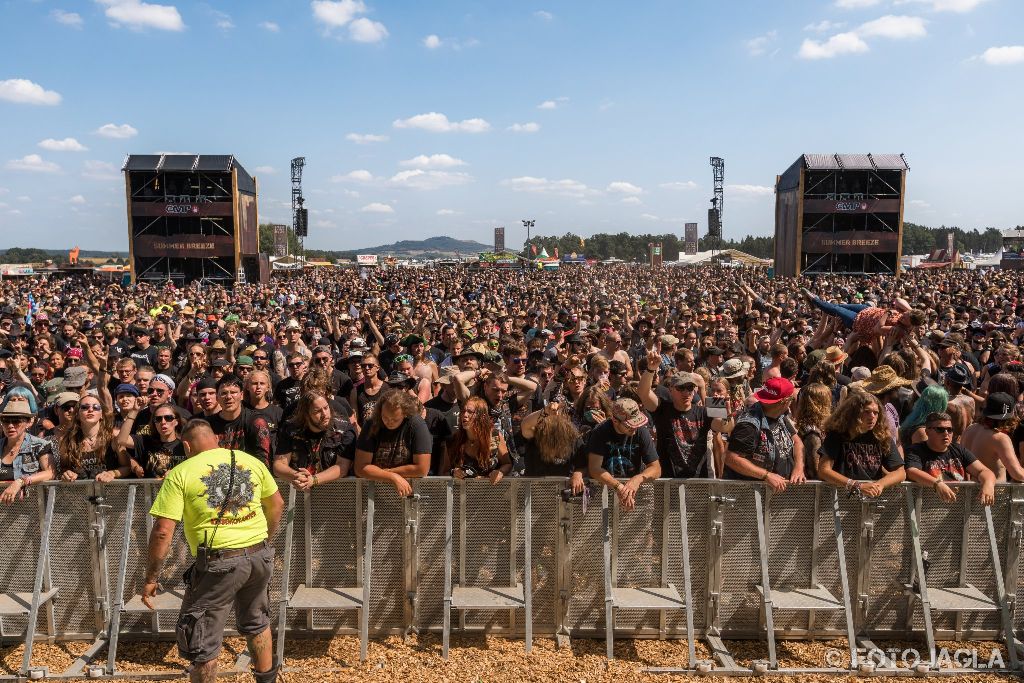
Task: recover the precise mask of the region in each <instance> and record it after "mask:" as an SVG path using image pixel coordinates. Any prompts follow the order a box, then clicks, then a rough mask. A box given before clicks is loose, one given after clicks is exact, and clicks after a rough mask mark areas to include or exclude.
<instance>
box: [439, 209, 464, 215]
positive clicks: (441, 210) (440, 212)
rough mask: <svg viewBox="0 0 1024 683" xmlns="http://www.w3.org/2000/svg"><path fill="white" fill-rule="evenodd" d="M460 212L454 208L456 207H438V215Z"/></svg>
mask: <svg viewBox="0 0 1024 683" xmlns="http://www.w3.org/2000/svg"><path fill="white" fill-rule="evenodd" d="M458 213H459V212H458V211H456V210H454V209H438V210H437V215H438V216H454V215H456V214H458Z"/></svg>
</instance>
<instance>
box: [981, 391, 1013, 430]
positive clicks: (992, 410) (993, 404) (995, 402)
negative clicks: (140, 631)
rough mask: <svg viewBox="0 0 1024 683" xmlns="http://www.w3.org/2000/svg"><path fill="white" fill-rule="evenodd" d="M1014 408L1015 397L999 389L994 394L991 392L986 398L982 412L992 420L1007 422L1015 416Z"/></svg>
mask: <svg viewBox="0 0 1024 683" xmlns="http://www.w3.org/2000/svg"><path fill="white" fill-rule="evenodd" d="M1013 408H1014V402H1013V397H1012V396H1010V395H1009V394H1004V393H1003V392H1001V391H997V392H996V393H994V394H989V396H988V398H986V399H985V409H984V410H983V411H982V414H983V415H984V416H985V417H987V418H988V419H990V420H996V421H998V422H1005V421H1006V420H1012V419H1013V418H1014V412H1013Z"/></svg>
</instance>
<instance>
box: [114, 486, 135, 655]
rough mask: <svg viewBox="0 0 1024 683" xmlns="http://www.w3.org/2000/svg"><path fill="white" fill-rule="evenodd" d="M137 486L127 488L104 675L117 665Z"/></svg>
mask: <svg viewBox="0 0 1024 683" xmlns="http://www.w3.org/2000/svg"><path fill="white" fill-rule="evenodd" d="M138 488H139V487H138V486H129V487H128V502H127V503H126V505H125V512H124V536H123V537H122V539H121V558H120V560H119V561H118V564H117V589H116V592H115V593H114V596H113V597H114V599H113V602H112V604H111V606H110V625H109V627H108V628H107V666H106V673H107V674H108V675H109V674H113V673H114V671H115V670H116V663H117V641H118V637H119V636H120V633H121V631H120V629H121V610H122V609H123V608H124V584H125V579H126V575H127V573H128V551H129V549H130V548H131V542H132V521H133V518H134V516H135V494H136V491H138Z"/></svg>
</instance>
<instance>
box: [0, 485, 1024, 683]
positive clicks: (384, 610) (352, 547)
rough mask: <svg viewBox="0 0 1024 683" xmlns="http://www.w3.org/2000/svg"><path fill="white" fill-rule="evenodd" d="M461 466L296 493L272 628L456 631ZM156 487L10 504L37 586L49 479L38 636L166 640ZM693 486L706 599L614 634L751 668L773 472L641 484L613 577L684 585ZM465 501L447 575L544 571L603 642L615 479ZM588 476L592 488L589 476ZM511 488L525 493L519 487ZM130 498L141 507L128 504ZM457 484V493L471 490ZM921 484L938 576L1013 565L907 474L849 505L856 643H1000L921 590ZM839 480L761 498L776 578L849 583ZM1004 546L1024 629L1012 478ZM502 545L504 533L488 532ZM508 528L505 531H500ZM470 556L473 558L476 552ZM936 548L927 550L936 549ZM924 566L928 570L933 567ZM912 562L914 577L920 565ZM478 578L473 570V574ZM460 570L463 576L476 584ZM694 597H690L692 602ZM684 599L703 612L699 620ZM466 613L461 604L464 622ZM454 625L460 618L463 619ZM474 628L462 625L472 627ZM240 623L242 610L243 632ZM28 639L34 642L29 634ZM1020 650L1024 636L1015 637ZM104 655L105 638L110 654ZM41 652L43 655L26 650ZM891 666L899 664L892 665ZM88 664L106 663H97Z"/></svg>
mask: <svg viewBox="0 0 1024 683" xmlns="http://www.w3.org/2000/svg"><path fill="white" fill-rule="evenodd" d="M449 481H450V480H449V479H448V478H441V477H437V478H433V477H432V478H427V479H422V480H417V481H415V482H414V485H413V488H414V493H415V496H414V497H412V498H409V499H401V498H399V497H398V496H397V494H396V492H395V490H394V488H393V487H392V486H391V485H390V484H383V483H378V482H369V481H357V480H355V479H351V478H350V479H346V480H342V481H337V482H331V483H330V484H325V485H323V486H320V487H317V489H316V490H315V492H313V493H312V494H311V495H310V496H308V497H307V496H298V497H297V499H296V503H295V506H294V509H293V513H294V521H293V525H294V526H293V543H292V554H291V564H290V567H289V576H288V585H287V590H286V591H284V592H282V585H281V582H282V580H283V574H284V572H283V569H284V558H285V553H284V552H283V551H284V546H285V536H286V534H285V533H280V534H278V536H277V537H276V538H275V540H274V544H275V547H276V548H277V553H278V557H277V560H276V563H275V569H276V572H275V577H274V581H273V583H272V586H271V597H272V602H273V604H274V610H275V618H274V623H275V624H277V622H278V618H277V616H278V615H277V610H278V609H279V605H280V604H281V600H283V599H287V596H288V595H290V594H292V593H294V592H295V590H296V588H298V586H299V585H300V584H305V585H306V586H362V585H364V584H363V583H362V582H363V581H366V582H367V584H368V585H369V592H370V595H369V600H368V609H367V610H366V611H367V617H368V624H367V629H368V634H369V637H371V638H373V637H381V636H384V635H390V634H408V633H410V632H413V631H419V632H436V633H441V632H442V631H443V626H444V618H443V617H444V597H445V585H446V582H445V572H446V563H445V541H446V529H445V526H446V525H445V502H446V487H447V486H448V482H449ZM159 485H160V483H159V482H157V481H147V480H143V481H139V480H135V481H120V480H119V481H115V482H112V483H110V484H106V485H100V484H96V483H94V482H76V483H48V484H46V485H42V486H36V487H33V488H32V490H31V497H30V498H29V499H26V500H23V501H19V502H17V503H15V504H13V505H10V506H3V507H2V508H0V525H2V534H3V537H4V539H5V541H4V548H5V550H7V552H5V553H2V554H0V592H3V593H11V592H25V591H30V590H31V588H32V587H33V586H34V578H35V575H34V573H33V570H34V569H35V566H34V565H33V563H31V562H25V558H27V557H33V558H35V557H38V553H39V549H40V538H41V532H40V530H39V528H38V524H39V521H40V520H41V519H42V518H44V517H45V509H44V506H43V497H42V495H44V494H41V492H45V491H53V496H54V497H53V500H54V508H53V513H52V521H51V537H52V542H51V544H50V554H49V561H50V566H51V567H52V570H51V572H50V576H51V577H52V583H50V584H48V588H47V589H46V590H45V591H43V592H44V593H45V592H47V591H48V590H51V589H56V593H55V594H54V595H53V596H52V599H50V600H40V608H39V610H38V614H39V626H38V627H37V628H36V629H35V633H34V634H33V635H34V636H35V637H36V638H39V637H45V638H48V639H51V640H90V639H95V640H96V643H95V644H96V645H99V646H105V645H106V641H107V640H108V639H111V640H112V639H113V638H114V634H115V633H116V634H117V637H119V638H122V639H124V638H133V639H138V638H145V639H154V638H160V639H170V638H171V637H172V634H173V628H174V623H175V616H176V609H177V603H176V602H174V601H173V600H171V601H168V602H167V603H166V604H163V605H161V606H162V607H163V609H160V610H158V611H157V612H150V611H144V610H141V609H138V608H137V607H138V605H137V604H136V603H137V602H138V593H139V591H140V589H141V587H142V581H143V574H144V568H145V555H146V547H147V538H148V534H149V531H150V529H151V527H152V518H151V517H150V516H149V514H148V510H149V506H150V505H151V503H152V500H153V498H154V496H155V494H156V492H157V490H158V487H159ZM680 485H682V487H683V490H684V498H685V505H684V506H683V507H682V514H685V516H686V517H685V519H686V522H687V524H686V526H687V538H688V540H689V564H690V574H691V582H690V583H691V593H692V602H691V603H690V607H691V609H690V610H678V611H677V610H655V611H648V610H629V609H622V610H618V612H619V613H618V614H617V617H616V631H615V636H616V637H619V638H646V637H660V638H684V637H686V631H687V624H686V619H687V616H692V618H693V629H694V633H695V636H696V637H699V638H702V639H704V640H705V641H706V642H707V644H708V645H709V647H710V648H711V650H712V652H713V653H714V654H715V657H716V659H717V660H718V665H719V667H720V668H723V669H726V670H730V669H731V670H732V671H733V673H735V672H737V671H741V670H742V669H741V668H740V667H737V666H736V665H735V662H733V661H732V658H731V657H730V656H729V653H728V650H727V649H725V645H724V642H723V639H726V638H753V639H763V638H764V633H765V631H764V626H763V625H762V623H761V606H762V605H763V604H764V603H763V599H762V595H761V594H760V593H759V592H758V586H759V585H760V584H762V583H763V572H762V568H761V565H760V560H759V558H760V556H761V548H760V546H759V543H758V532H757V525H756V524H755V519H756V517H755V515H756V504H755V497H754V495H753V492H754V491H755V490H759V491H764V488H763V485H762V484H760V483H750V482H733V481H722V480H658V481H656V482H652V483H650V484H645V485H644V486H643V487H642V488H641V491H640V492H639V494H638V496H637V507H636V509H635V510H633V511H631V512H629V513H624V512H621V511H620V512H618V513H616V512H615V511H614V508H613V509H612V510H611V511H610V514H611V515H612V518H611V520H610V527H609V532H610V534H611V535H612V539H611V540H612V544H611V548H613V549H614V550H613V552H612V554H611V556H610V568H611V570H610V571H611V576H612V577H613V583H614V585H615V586H654V587H660V586H667V585H669V584H671V585H675V586H676V587H677V588H678V587H680V586H683V585H684V566H683V564H682V562H681V560H680V559H679V558H681V557H682V546H681V538H682V536H681V533H682V526H681V512H680V506H679V505H678V504H677V501H678V500H679V494H678V491H677V489H678V487H679V486H680ZM469 486H470V487H471V488H472V492H471V495H469V496H468V497H467V498H466V500H467V503H466V504H465V505H464V506H463V505H460V504H459V503H458V500H461V497H457V500H456V502H455V508H454V509H453V546H452V551H453V553H452V562H451V565H450V566H449V567H448V570H449V571H451V572H452V574H451V576H452V577H453V578H458V579H459V580H457V581H456V583H459V584H460V585H472V581H471V580H472V579H474V578H476V579H480V580H479V582H478V584H479V585H483V584H485V583H493V584H495V585H506V586H514V585H516V584H517V583H519V582H523V572H524V571H525V570H526V568H527V567H532V571H531V574H530V579H531V583H532V591H531V595H532V613H533V618H532V620H531V625H532V630H533V633H534V635H537V636H545V635H546V636H557V637H558V638H560V639H561V640H564V639H566V638H569V637H576V638H578V637H585V638H591V637H593V638H603V637H604V636H605V635H606V634H605V620H606V617H605V609H604V608H605V604H604V600H605V586H604V557H603V544H602V541H603V529H604V527H603V523H602V509H601V504H600V498H599V497H598V496H600V495H601V490H600V488H598V487H596V486H595V487H594V488H593V489H592V490H591V492H590V497H589V499H588V500H587V501H584V499H583V498H581V497H578V496H571V495H568V494H567V495H565V496H563V495H562V490H563V489H564V488H565V486H566V482H565V480H563V479H556V478H551V479H528V478H523V479H519V480H517V481H516V482H515V486H513V483H512V482H511V481H506V482H502V483H501V484H499V485H498V486H491V485H490V484H489V482H471V483H469ZM591 486H594V485H593V484H591ZM371 488H372V489H373V492H374V500H375V506H374V508H375V509H374V516H373V519H372V527H371V528H372V533H373V544H372V549H371V550H370V553H369V555H368V557H367V558H365V559H368V560H369V561H370V565H371V566H372V577H366V576H361V574H362V572H363V567H364V565H363V563H362V562H361V561H360V560H361V558H362V553H363V551H362V548H363V544H364V540H365V534H366V521H367V519H366V510H367V492H368V491H369V490H370V489H371ZM514 488H515V489H516V492H515V500H514V501H513V500H512V498H511V496H512V495H513V489H514ZM131 490H134V491H135V493H134V505H133V506H131V514H130V518H129V505H128V502H129V497H130V496H131V495H132V494H131V493H130V491H131ZM456 490H458V487H456ZM527 491H528V492H529V497H530V501H531V510H532V523H531V532H532V533H531V535H532V549H531V553H530V557H526V556H524V552H523V545H524V543H523V542H524V540H525V531H526V529H525V523H526V522H525V519H524V518H523V515H522V513H521V512H520V513H518V514H513V515H511V516H510V512H509V511H510V510H517V511H521V510H523V509H524V508H523V505H524V503H525V499H526V494H527ZM907 491H910V492H911V493H913V494H914V496H913V497H914V500H915V501H916V502H915V503H914V505H915V507H914V508H913V509H914V512H915V514H914V517H915V518H916V520H917V529H918V531H919V541H920V545H921V550H922V552H925V551H926V552H928V558H927V559H928V567H927V569H926V570H925V578H926V583H927V585H928V587H935V588H949V587H959V586H962V585H965V584H970V585H972V586H974V588H976V589H977V590H978V591H980V593H982V594H984V595H985V596H989V597H991V598H993V599H996V600H997V601H998V600H999V596H998V591H997V590H996V588H997V581H998V574H999V573H1000V572H997V571H995V567H994V566H993V564H992V561H991V559H990V558H991V556H992V553H991V546H992V539H991V538H990V537H989V532H988V529H989V526H988V517H989V514H987V513H986V510H985V509H984V508H983V507H982V506H981V505H980V504H979V503H978V502H977V499H976V496H977V486H976V485H973V484H965V485H962V486H960V487H958V491H962V495H960V496H959V498H958V500H957V502H956V503H953V504H946V503H943V502H942V501H940V500H938V499H937V498H936V497H935V496H934V494H933V493H932V492H931V491H928V490H924V489H921V487H918V486H916V485H913V484H903V485H902V486H900V487H896V488H893V489H890V490H888V491H886V492H885V493H884V494H883V495H882V496H880V497H879V498H877V499H873V500H861V499H859V498H856V497H854V498H851V497H848V496H846V495H845V494H844V493H843V492H840V493H839V496H838V498H837V499H835V500H837V502H838V505H839V514H838V518H839V520H840V524H841V525H842V532H843V538H844V547H843V549H842V553H843V559H844V560H845V565H846V579H847V583H848V586H849V589H850V594H851V611H852V617H853V621H854V627H855V630H856V634H857V644H858V645H859V646H861V647H871V646H872V645H873V639H874V640H878V639H901V640H905V639H908V638H913V639H919V640H921V641H924V640H927V639H929V638H931V639H938V640H951V639H961V640H962V639H970V640H986V639H1000V640H1003V639H1004V638H1005V635H1006V634H1005V632H1004V626H1003V620H1002V616H1001V614H1002V613H1001V611H1000V610H1001V609H1002V606H1001V605H1000V610H989V611H987V612H977V613H975V612H966V611H961V612H956V611H951V612H940V611H935V614H934V620H933V623H932V628H931V630H930V633H928V634H926V633H925V630H926V625H925V621H924V618H923V612H922V610H921V608H920V604H916V605H915V603H914V599H916V598H914V597H913V596H911V595H908V591H907V590H906V587H907V586H913V584H914V580H915V578H916V576H917V575H919V574H920V573H921V571H920V570H919V569H915V565H916V564H917V562H916V559H915V554H914V548H913V543H912V536H911V533H910V532H911V528H912V526H911V524H909V523H908V519H909V515H908V508H907V506H906V502H905V497H906V492H907ZM286 495H287V492H286ZM833 500H834V489H833V488H832V487H830V486H827V485H825V484H822V483H820V482H814V483H808V484H804V485H800V486H791V487H790V488H789V489H787V491H786V492H784V493H782V494H775V493H765V494H764V495H763V501H762V502H763V512H764V521H765V527H764V529H765V537H766V539H767V542H768V547H767V549H766V552H765V558H766V560H767V574H768V576H770V581H771V585H772V587H773V588H774V587H775V586H779V587H780V588H781V587H785V586H817V585H819V584H820V585H821V586H822V587H823V588H825V589H827V590H828V591H829V592H830V593H831V594H832V595H833V596H837V597H838V596H841V595H842V592H841V581H840V573H839V572H840V562H839V555H838V553H839V552H840V551H839V550H838V549H837V548H836V543H835V523H834V519H835V518H836V517H835V516H834V514H833ZM988 512H989V513H990V517H991V529H992V536H994V539H995V545H996V549H997V554H998V556H999V569H1000V570H1001V574H1002V580H1003V585H1004V586H1005V605H1006V613H1007V614H1008V615H1009V617H1010V621H1011V624H1012V626H1013V627H1015V628H1016V629H1017V630H1018V631H1019V630H1020V627H1021V625H1022V624H1024V571H1022V566H1021V565H1022V563H1024V553H1022V552H1021V550H1022V548H1021V546H1022V539H1024V486H1022V485H1016V484H1013V485H1010V484H1001V485H998V486H997V495H996V502H995V504H994V505H993V506H992V507H991V508H990V510H989V511H988ZM488 539H491V540H488ZM493 539H505V540H504V541H495V540H493ZM463 544H464V547H465V552H464V553H463V552H460V551H461V547H462V546H463ZM169 558H170V559H169V560H168V564H167V566H166V567H165V569H164V573H163V583H164V585H165V586H167V587H168V588H171V589H175V587H176V586H178V585H179V584H180V577H181V574H182V572H183V571H184V569H185V568H186V566H187V565H188V563H189V562H190V561H191V560H190V557H189V553H188V551H187V548H186V545H185V543H184V538H183V536H182V535H181V534H180V532H179V533H178V534H177V535H176V538H175V541H174V543H173V545H172V548H171V551H170V556H169ZM923 559H924V558H923V556H922V560H923ZM922 564H923V563H922ZM915 572H916V574H915ZM461 576H464V577H466V578H465V579H462V578H460V577H461ZM463 581H465V582H466V583H465V584H463ZM688 602H689V601H688ZM687 612H689V613H690V614H689V615H688V614H687ZM115 613H116V619H115ZM25 616H27V615H3V618H2V620H0V622H2V627H3V631H2V633H3V635H4V636H8V637H10V636H12V635H13V634H14V633H18V634H24V633H25V627H26V623H25V622H26V620H25ZM453 616H454V615H453ZM773 616H774V619H773V621H774V623H773V626H774V633H775V635H776V637H778V638H782V639H785V638H799V639H807V638H834V637H845V636H846V634H847V624H846V620H845V619H844V617H843V614H842V612H841V611H836V612H820V613H810V614H808V613H807V612H806V611H796V610H794V611H792V612H790V611H781V612H780V611H779V610H776V614H775V615H773ZM456 618H457V617H456ZM281 621H282V622H283V623H284V624H286V628H287V631H288V633H289V636H291V635H292V634H294V635H296V636H299V635H329V634H335V633H342V634H356V633H359V630H360V629H359V626H360V624H359V617H358V613H357V610H330V609H319V608H312V609H300V610H292V611H290V612H289V613H287V614H285V615H284V617H283V619H282V620H281ZM461 625H463V624H460V626H461ZM464 626H465V628H466V629H467V630H471V629H474V628H476V629H482V630H487V631H491V632H495V633H502V634H507V635H509V636H510V637H521V636H524V635H525V634H526V624H525V621H524V616H523V610H516V611H515V612H514V614H512V615H510V614H509V612H508V611H506V610H500V611H489V612H481V611H474V610H467V611H466V616H465V622H464ZM228 628H229V629H232V628H233V621H231V622H230V623H229V625H228ZM19 637H22V636H21V635H19ZM1011 642H1013V643H1014V644H1015V646H1016V647H1018V648H1019V643H1017V642H1016V640H1012V641H1011ZM95 650H96V648H90V652H95ZM112 650H113V651H112V652H108V655H109V657H108V662H107V666H106V667H105V669H106V673H110V672H113V671H114V670H115V667H116V661H115V657H116V647H115V648H112ZM86 664H88V657H87V656H86V657H85V659H84V660H83V658H80V659H79V661H77V662H76V664H75V666H74V667H72V669H70V670H69V671H68V672H65V674H69V673H72V672H79V673H80V672H81V671H82V670H83V666H84V665H86ZM29 665H31V662H29ZM882 668H885V667H882ZM90 673H95V672H94V671H90Z"/></svg>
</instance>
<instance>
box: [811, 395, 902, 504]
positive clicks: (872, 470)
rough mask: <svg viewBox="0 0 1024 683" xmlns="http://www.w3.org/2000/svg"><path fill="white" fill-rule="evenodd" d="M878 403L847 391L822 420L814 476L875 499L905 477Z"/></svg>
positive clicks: (880, 404) (872, 397) (868, 397)
mask: <svg viewBox="0 0 1024 683" xmlns="http://www.w3.org/2000/svg"><path fill="white" fill-rule="evenodd" d="M882 412H883V408H882V402H881V401H880V400H879V399H878V398H877V397H876V396H874V395H873V394H869V393H867V392H865V391H860V390H855V391H851V392H850V393H849V394H848V395H847V397H846V398H845V399H843V400H842V401H841V402H840V403H839V405H838V406H836V409H835V410H834V411H833V412H832V415H830V416H829V418H828V421H827V422H826V423H825V439H824V441H822V444H821V450H820V453H819V460H818V476H819V477H820V478H821V480H822V481H825V482H828V483H830V484H832V485H833V486H836V487H837V488H845V489H846V491H847V492H848V493H851V494H852V493H854V492H856V493H859V494H861V495H864V496H867V497H869V498H875V497H877V496H879V495H881V494H882V491H884V490H885V489H887V488H889V487H890V486H894V485H895V484H899V483H900V482H902V481H903V480H904V479H905V478H906V471H905V470H904V468H903V458H901V457H900V454H899V451H898V450H897V449H896V441H895V439H894V437H893V434H892V432H891V431H890V429H889V421H888V420H886V419H885V417H884V416H883V415H882Z"/></svg>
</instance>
